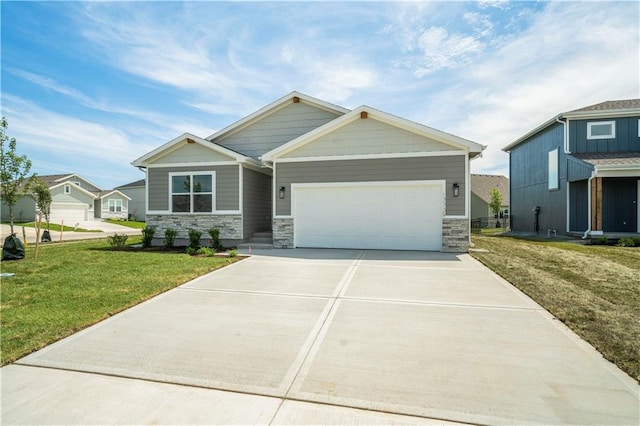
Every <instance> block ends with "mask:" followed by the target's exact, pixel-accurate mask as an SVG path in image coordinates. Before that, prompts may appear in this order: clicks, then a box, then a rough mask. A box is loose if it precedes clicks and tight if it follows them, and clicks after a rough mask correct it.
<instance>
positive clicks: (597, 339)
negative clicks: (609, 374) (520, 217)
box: [471, 235, 640, 381]
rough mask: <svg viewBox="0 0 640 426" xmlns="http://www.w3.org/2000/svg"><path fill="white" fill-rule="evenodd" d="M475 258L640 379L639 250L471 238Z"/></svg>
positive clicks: (566, 243) (632, 375) (564, 243)
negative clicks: (481, 250)
mask: <svg viewBox="0 0 640 426" xmlns="http://www.w3.org/2000/svg"><path fill="white" fill-rule="evenodd" d="M472 240H473V242H474V243H475V245H476V248H477V249H486V250H489V252H486V253H485V252H477V251H474V252H472V253H471V254H472V255H473V257H475V258H476V259H478V260H479V261H481V262H482V263H484V264H485V265H487V266H488V267H489V268H491V269H492V270H494V271H496V272H497V273H498V274H499V275H501V276H502V277H504V278H505V279H506V280H507V281H509V282H511V283H512V284H513V285H515V286H516V287H518V288H519V289H520V290H522V291H523V292H524V293H526V294H527V295H529V296H530V297H531V298H532V299H534V300H535V301H536V302H538V303H539V304H540V305H542V306H543V307H544V308H545V309H547V310H548V311H549V312H551V313H552V314H553V315H555V316H556V317H557V318H558V319H559V320H560V321H562V322H563V323H565V324H566V325H567V326H568V327H569V328H571V329H572V330H573V331H574V332H576V333H577V334H578V335H579V336H580V337H582V338H583V339H584V340H586V341H587V342H589V343H590V344H591V345H593V346H594V347H595V348H596V349H597V350H598V351H600V353H602V354H603V356H604V357H605V358H607V359H608V360H610V361H611V362H613V363H615V364H616V365H617V366H618V367H620V369H622V370H623V371H625V372H627V373H628V374H629V375H630V376H631V377H633V378H635V379H636V380H638V381H640V248H625V247H613V246H591V245H580V244H576V243H570V242H555V241H531V240H525V239H518V238H512V237H500V236H494V237H491V236H479V235H474V236H473V237H472Z"/></svg>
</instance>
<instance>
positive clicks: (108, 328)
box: [0, 250, 640, 425]
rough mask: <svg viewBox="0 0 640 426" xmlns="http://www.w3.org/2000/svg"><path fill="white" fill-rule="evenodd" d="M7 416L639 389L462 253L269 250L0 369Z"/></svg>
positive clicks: (352, 415)
mask: <svg viewBox="0 0 640 426" xmlns="http://www.w3.org/2000/svg"><path fill="white" fill-rule="evenodd" d="M0 374H1V378H0V380H1V381H2V418H1V420H2V424H20V423H22V424H25V423H28V424H53V423H64V424H96V423H97V424H151V423H153V424H156V423H158V424H398V423H399V424H443V423H446V422H468V423H479V424H523V423H544V424H576V423H577V424H633V425H637V424H638V422H639V420H640V418H639V416H640V399H639V387H638V385H637V383H636V382H635V381H633V380H632V379H631V378H630V377H628V376H627V375H625V374H624V373H622V372H621V371H620V370H618V369H617V368H616V367H615V366H614V365H612V364H611V363H609V362H607V361H605V360H604V359H603V358H602V357H601V356H600V355H599V353H598V352H596V351H595V350H594V349H593V348H592V347H591V346H589V345H587V344H586V343H585V342H584V341H582V340H580V339H579V338H578V337H577V336H576V335H575V334H573V333H572V332H571V331H569V330H568V329H567V328H566V327H564V326H563V325H562V324H561V323H559V322H558V321H557V320H555V319H554V318H553V317H552V316H551V315H550V314H548V313H547V312H546V311H544V310H543V309H542V308H541V307H540V306H539V305H537V304H535V303H534V302H533V301H531V300H530V299H529V298H528V297H526V296H525V295H523V294H522V293H520V292H519V291H518V290H516V289H515V288H514V287H512V286H511V285H510V284H508V283H507V282H505V281H504V280H502V279H501V278H499V277H497V276H496V275H495V274H493V273H492V272H491V271H489V270H488V269H486V268H485V267H484V266H482V265H481V264H479V263H478V262H476V261H475V260H474V259H472V258H471V257H470V256H468V255H451V254H441V253H424V252H384V251H359V250H268V251H264V252H258V253H256V251H254V256H253V257H251V258H249V259H246V260H243V261H241V262H238V263H235V264H233V265H231V266H229V267H227V268H224V269H221V270H219V271H216V272H213V273H211V274H208V275H205V276H203V277H200V278H198V279H196V280H194V281H191V282H189V283H186V284H184V285H182V286H180V287H179V288H177V289H175V290H172V291H169V292H167V293H164V294H162V295H161V296H158V297H156V298H154V299H151V300H149V301H147V302H145V303H142V304H140V305H138V306H136V307H134V308H132V309H129V310H127V311H125V312H123V313H121V314H119V315H116V316H114V317H111V318H110V319H108V320H106V321H103V322H101V323H99V324H97V325H95V326H93V327H90V328H88V329H86V330H84V331H81V332H79V333H77V334H75V335H73V336H71V337H69V338H67V339H64V340H62V341H60V342H58V343H55V344H53V345H51V346H49V347H47V348H45V349H43V350H41V351H38V352H35V353H33V354H31V355H29V356H27V357H25V358H23V359H21V360H19V361H18V362H17V363H15V364H14V365H10V366H7V367H4V368H2V369H1V370H0Z"/></svg>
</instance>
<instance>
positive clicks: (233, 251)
mask: <svg viewBox="0 0 640 426" xmlns="http://www.w3.org/2000/svg"><path fill="white" fill-rule="evenodd" d="M237 255H238V250H236V249H233V250H229V257H236V256H237Z"/></svg>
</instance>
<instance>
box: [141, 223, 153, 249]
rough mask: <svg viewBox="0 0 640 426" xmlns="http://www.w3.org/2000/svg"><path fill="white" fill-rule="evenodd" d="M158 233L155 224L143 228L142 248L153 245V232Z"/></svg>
mask: <svg viewBox="0 0 640 426" xmlns="http://www.w3.org/2000/svg"><path fill="white" fill-rule="evenodd" d="M155 233H156V228H155V227H153V226H145V227H144V228H142V248H149V247H151V242H152V241H153V234H155Z"/></svg>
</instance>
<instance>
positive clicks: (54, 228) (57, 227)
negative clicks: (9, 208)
mask: <svg viewBox="0 0 640 426" xmlns="http://www.w3.org/2000/svg"><path fill="white" fill-rule="evenodd" d="M3 223H6V224H8V222H3ZM21 226H24V227H26V228H35V227H36V223H35V222H14V223H13V227H14V231H15V232H16V233H17V234H19V233H20V231H19V230H20V227H21ZM40 229H41V230H42V231H44V230H45V229H47V224H46V223H45V222H43V223H41V224H40ZM49 229H50V230H52V231H56V232H60V230H61V229H62V231H64V232H68V231H75V232H102V231H101V230H100V229H84V228H74V227H73V226H67V225H64V228H63V227H61V226H60V225H58V224H56V223H52V224H50V225H49Z"/></svg>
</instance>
